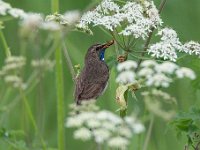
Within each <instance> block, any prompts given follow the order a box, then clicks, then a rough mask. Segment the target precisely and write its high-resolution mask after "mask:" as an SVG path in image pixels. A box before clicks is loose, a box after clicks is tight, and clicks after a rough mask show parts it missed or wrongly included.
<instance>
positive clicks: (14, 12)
mask: <svg viewBox="0 0 200 150" xmlns="http://www.w3.org/2000/svg"><path fill="white" fill-rule="evenodd" d="M8 13H9V14H10V15H11V16H13V17H14V18H18V17H19V18H25V17H26V15H27V14H26V13H25V12H24V11H23V10H22V9H18V8H12V9H9V11H8Z"/></svg>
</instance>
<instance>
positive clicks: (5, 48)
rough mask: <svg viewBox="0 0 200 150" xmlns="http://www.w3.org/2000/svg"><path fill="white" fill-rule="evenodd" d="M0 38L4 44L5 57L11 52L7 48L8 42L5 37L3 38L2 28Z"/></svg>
mask: <svg viewBox="0 0 200 150" xmlns="http://www.w3.org/2000/svg"><path fill="white" fill-rule="evenodd" d="M0 38H1V41H2V44H3V46H4V50H5V54H6V57H9V56H11V52H10V49H9V47H8V44H7V42H6V39H5V36H4V34H3V31H2V29H0Z"/></svg>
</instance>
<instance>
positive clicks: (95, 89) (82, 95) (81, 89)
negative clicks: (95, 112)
mask: <svg viewBox="0 0 200 150" xmlns="http://www.w3.org/2000/svg"><path fill="white" fill-rule="evenodd" d="M77 82H78V83H77V85H76V91H75V98H76V103H77V104H80V102H81V100H88V99H93V98H94V99H96V98H97V97H98V96H99V95H100V94H101V93H102V92H103V90H104V88H105V86H106V84H105V83H84V84H82V82H81V80H80V79H79V80H78V81H77Z"/></svg>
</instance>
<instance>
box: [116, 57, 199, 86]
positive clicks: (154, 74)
mask: <svg viewBox="0 0 200 150" xmlns="http://www.w3.org/2000/svg"><path fill="white" fill-rule="evenodd" d="M135 68H136V62H135V61H132V60H129V61H125V62H122V63H120V64H118V66H117V69H118V72H119V74H118V76H117V78H116V82H118V83H120V84H130V83H135V82H137V80H142V84H143V85H144V86H148V87H164V88H167V87H169V86H170V84H171V83H172V82H173V81H174V80H175V79H181V78H189V79H191V80H194V79H195V78H196V75H195V73H194V72H193V71H192V69H189V68H186V67H180V66H178V65H177V64H175V63H172V62H168V61H166V62H163V63H157V62H156V61H155V60H145V61H143V62H142V63H141V67H140V69H139V71H138V72H137V73H135V71H134V69H135Z"/></svg>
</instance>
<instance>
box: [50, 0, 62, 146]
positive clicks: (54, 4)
mask: <svg viewBox="0 0 200 150" xmlns="http://www.w3.org/2000/svg"><path fill="white" fill-rule="evenodd" d="M51 11H52V13H56V12H57V13H59V0H51ZM60 35H61V33H58V36H57V37H56V38H55V42H56V43H57V42H58V47H57V48H56V51H55V60H56V93H57V126H58V134H57V140H58V150H64V149H65V144H64V91H63V90H64V88H63V66H62V52H61V42H60V40H61V36H60Z"/></svg>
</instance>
